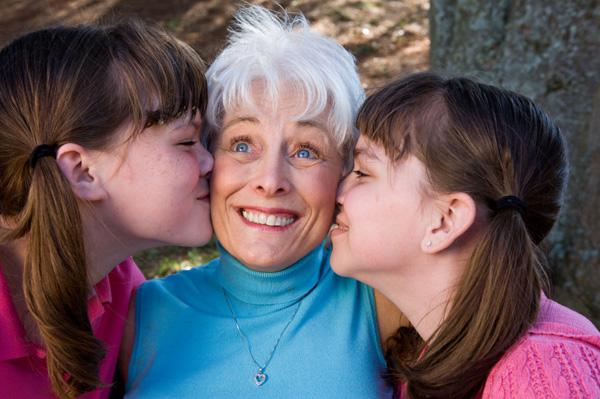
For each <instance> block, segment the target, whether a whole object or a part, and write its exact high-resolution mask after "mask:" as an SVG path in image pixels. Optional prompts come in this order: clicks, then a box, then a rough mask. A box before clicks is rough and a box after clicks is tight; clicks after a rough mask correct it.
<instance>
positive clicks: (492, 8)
mask: <svg viewBox="0 0 600 399" xmlns="http://www.w3.org/2000/svg"><path fill="white" fill-rule="evenodd" d="M429 17H430V29H431V31H430V36H431V54H430V60H431V67H432V69H433V70H435V71H438V72H442V73H444V74H449V75H467V76H471V77H475V78H478V79H479V80H483V81H485V82H490V83H492V84H496V85H500V86H502V87H505V88H508V89H511V90H514V91H517V92H520V93H522V94H525V95H527V96H529V97H531V98H532V99H533V100H534V101H535V102H536V103H537V104H539V105H541V106H542V108H544V109H545V110H546V111H547V112H548V113H549V114H550V115H551V116H552V117H553V118H554V120H555V121H556V122H557V123H558V125H559V126H560V127H561V129H562V131H563V133H564V135H565V137H566V138H567V142H568V145H569V160H570V162H571V173H570V179H569V186H568V189H567V193H566V197H565V199H566V202H565V206H564V207H563V209H562V211H561V215H560V218H559V221H558V223H557V225H556V226H555V228H554V229H553V231H552V233H551V234H550V236H549V237H548V239H547V240H546V243H547V245H548V255H549V260H550V265H551V272H552V279H553V283H554V284H553V285H554V290H553V292H552V295H551V296H552V297H554V298H556V299H557V300H558V301H559V302H561V303H563V304H565V305H567V306H569V307H572V308H574V309H576V310H577V311H579V312H581V313H583V314H584V315H586V316H587V317H589V318H590V319H591V320H592V321H593V322H594V323H595V324H596V326H600V289H599V288H600V1H599V0H575V1H564V0H527V1H526V0H520V1H516V0H498V1H489V2H488V1H481V0H480V1H475V0H432V2H431V9H430V16H429Z"/></svg>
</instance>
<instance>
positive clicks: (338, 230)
mask: <svg viewBox="0 0 600 399" xmlns="http://www.w3.org/2000/svg"><path fill="white" fill-rule="evenodd" d="M425 176H426V174H425V168H424V166H423V164H422V163H421V162H420V161H419V160H418V159H417V158H415V157H413V156H408V157H407V158H406V159H403V160H401V161H399V162H397V163H393V164H392V163H390V160H389V158H388V157H387V155H386V153H385V150H384V149H383V147H382V146H380V145H377V144H375V143H372V142H370V141H369V140H366V139H364V138H363V137H361V138H360V139H359V141H358V143H357V146H356V150H355V158H354V169H353V172H352V173H351V174H350V175H348V177H346V179H345V180H344V182H343V183H342V185H341V186H340V191H339V195H338V199H337V200H338V203H339V204H340V213H339V214H338V215H337V218H336V227H335V228H334V229H332V231H331V241H332V244H333V253H332V255H331V265H332V267H333V269H334V270H335V272H336V273H338V274H341V275H345V276H350V277H354V278H357V279H359V280H361V281H364V282H366V283H369V284H371V285H378V284H377V279H378V278H386V277H387V276H389V271H390V270H398V267H402V264H403V263H406V264H410V263H411V262H414V261H415V260H416V259H417V258H416V257H417V256H419V254H420V252H421V251H420V245H421V240H422V237H423V236H424V234H425V231H426V227H427V224H428V220H429V219H428V217H427V214H428V212H427V209H428V207H429V206H430V205H431V199H430V198H429V197H428V196H426V195H424V194H423V182H425V181H426V180H425Z"/></svg>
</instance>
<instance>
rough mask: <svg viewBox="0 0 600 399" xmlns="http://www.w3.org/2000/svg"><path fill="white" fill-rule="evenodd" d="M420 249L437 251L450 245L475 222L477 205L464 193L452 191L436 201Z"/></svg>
mask: <svg viewBox="0 0 600 399" xmlns="http://www.w3.org/2000/svg"><path fill="white" fill-rule="evenodd" d="M434 208H435V209H434V211H433V215H432V219H431V223H430V225H429V226H428V227H427V231H426V233H425V236H424V237H423V240H422V242H421V250H422V251H423V252H426V253H437V252H440V251H443V250H445V249H447V248H448V247H450V246H451V245H452V244H454V243H455V242H456V240H458V239H459V238H460V237H462V236H463V235H464V234H465V232H466V231H467V230H469V228H470V227H471V226H473V224H474V223H475V217H476V216H477V205H476V204H475V201H474V200H473V198H471V196H470V195H468V194H466V193H452V194H448V195H444V196H442V197H441V198H440V199H438V200H437V201H436V205H435V206H434Z"/></svg>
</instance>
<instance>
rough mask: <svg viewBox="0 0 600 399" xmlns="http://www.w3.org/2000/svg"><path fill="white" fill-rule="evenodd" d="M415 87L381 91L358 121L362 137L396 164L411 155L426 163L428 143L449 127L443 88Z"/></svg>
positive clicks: (407, 83) (402, 83) (405, 84)
mask: <svg viewBox="0 0 600 399" xmlns="http://www.w3.org/2000/svg"><path fill="white" fill-rule="evenodd" d="M423 75H424V74H423ZM412 83H413V81H412V80H410V79H404V80H399V81H396V82H394V83H392V84H390V85H388V86H386V87H384V88H382V89H379V90H377V91H376V92H375V93H374V94H373V95H371V96H369V97H368V98H367V100H366V101H365V102H364V104H363V106H362V107H361V109H360V110H359V112H358V116H357V119H356V126H357V128H358V130H359V132H360V134H361V135H362V136H364V137H365V138H367V139H369V140H371V141H373V142H374V143H376V144H378V145H381V146H382V147H383V148H384V150H385V153H386V155H387V156H388V157H389V158H390V159H391V160H392V161H394V162H397V161H400V160H402V159H403V158H405V157H406V156H408V155H415V156H417V157H418V158H421V159H423V156H424V154H425V152H426V148H427V147H428V141H429V140H430V139H432V138H434V137H435V136H436V134H435V133H436V132H440V131H442V130H443V129H444V126H446V125H447V119H448V112H447V107H446V103H445V98H444V90H443V88H442V87H440V86H439V85H421V86H420V87H417V86H415V85H413V84H412ZM435 83H437V82H435Z"/></svg>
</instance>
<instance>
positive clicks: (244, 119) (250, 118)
mask: <svg viewBox="0 0 600 399" xmlns="http://www.w3.org/2000/svg"><path fill="white" fill-rule="evenodd" d="M243 122H249V123H253V124H258V119H256V118H255V117H253V116H246V115H242V116H238V117H235V118H233V119H232V120H230V121H229V122H227V123H226V124H225V126H223V130H225V129H227V128H230V127H231V126H233V125H235V124H237V123H243Z"/></svg>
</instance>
